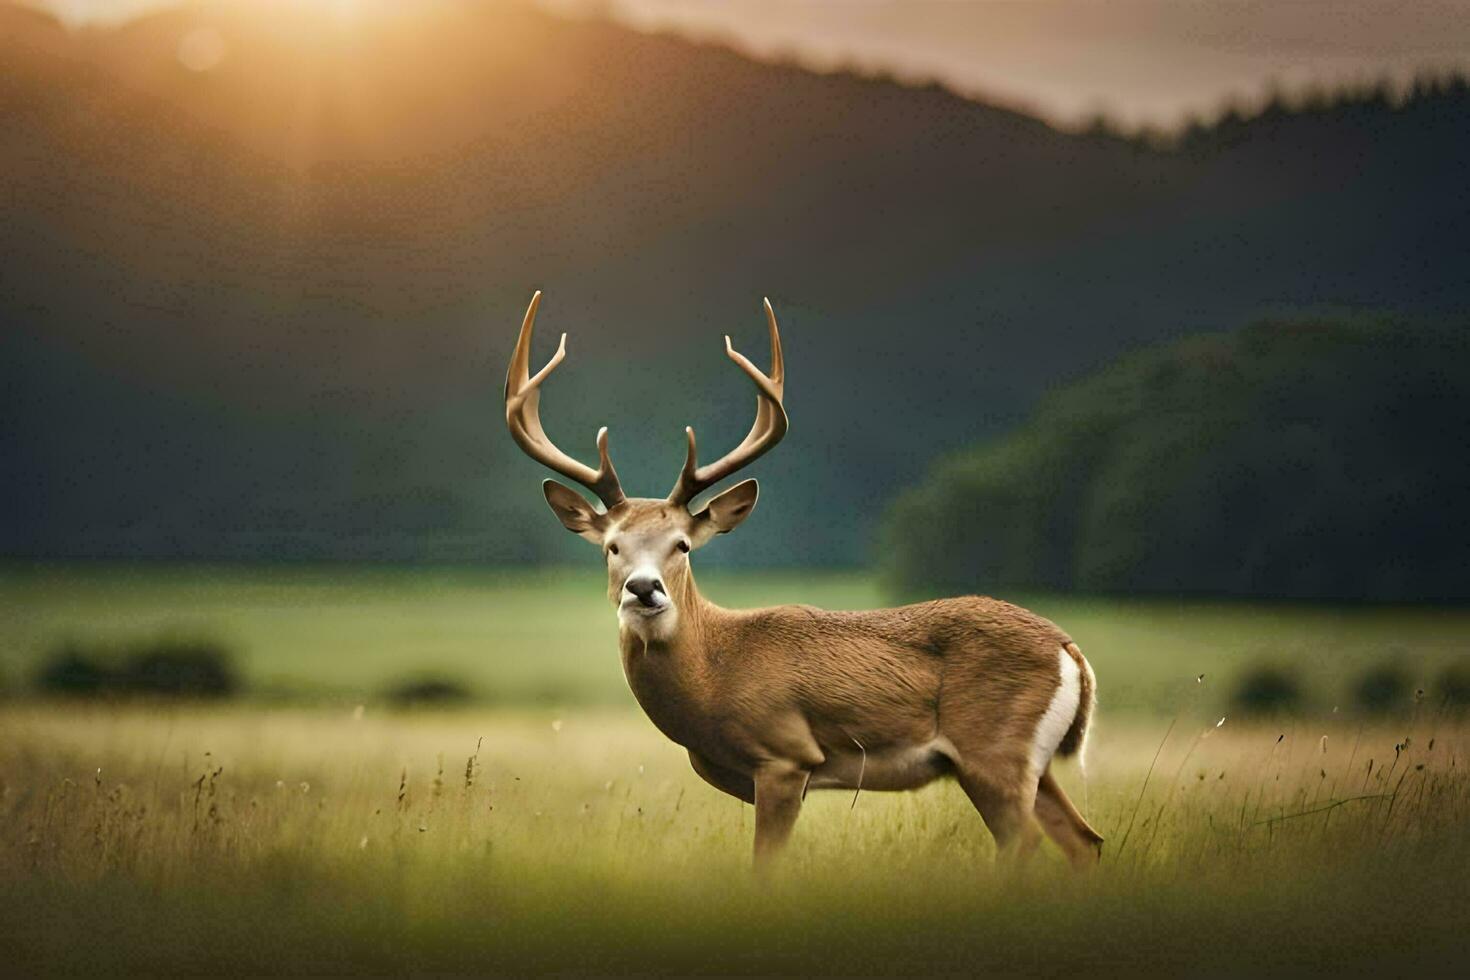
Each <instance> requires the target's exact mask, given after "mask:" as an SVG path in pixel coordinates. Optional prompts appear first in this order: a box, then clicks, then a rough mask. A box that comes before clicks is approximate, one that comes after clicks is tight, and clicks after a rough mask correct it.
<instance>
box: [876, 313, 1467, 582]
mask: <svg viewBox="0 0 1470 980" xmlns="http://www.w3.org/2000/svg"><path fill="white" fill-rule="evenodd" d="M1466 327H1467V324H1465V323H1458V324H1454V325H1452V326H1438V327H1436V326H1433V325H1426V324H1406V323H1394V322H1353V321H1346V322H1344V321H1333V320H1292V321H1283V322H1275V323H1261V324H1258V325H1255V326H1252V327H1250V328H1248V329H1246V330H1243V331H1239V332H1236V333H1233V334H1209V335H1204V336H1199V337H1192V338H1189V339H1187V340H1183V341H1179V342H1176V343H1173V344H1169V345H1166V346H1161V347H1157V348H1153V349H1150V350H1148V351H1144V352H1141V353H1138V354H1134V355H1131V356H1129V357H1126V358H1124V359H1123V360H1121V361H1119V362H1118V363H1117V364H1115V365H1112V366H1110V367H1108V368H1107V369H1105V370H1103V371H1101V372H1098V373H1097V374H1096V375H1094V376H1091V377H1089V378H1086V379H1084V380H1083V381H1080V382H1077V383H1075V384H1073V385H1070V386H1068V387H1067V388H1065V389H1063V390H1061V391H1058V392H1055V393H1053V394H1052V395H1050V396H1049V397H1048V398H1047V399H1046V401H1045V402H1044V403H1043V404H1042V406H1041V407H1040V408H1039V409H1038V411H1037V413H1036V416H1035V417H1034V418H1033V419H1031V420H1030V421H1029V422H1027V424H1026V425H1024V426H1022V427H1021V428H1020V429H1019V430H1017V431H1016V432H1014V433H1013V434H1011V435H1008V436H1006V437H1005V438H1003V439H1000V440H997V441H996V442H993V443H990V444H985V445H981V446H979V447H976V448H973V449H971V450H967V451H966V452H963V453H959V454H956V455H955V456H953V457H951V458H949V459H946V460H945V461H943V462H942V463H941V464H939V465H937V466H936V467H935V468H934V470H933V471H932V472H931V473H930V474H929V475H928V477H927V478H926V479H925V481H924V482H923V483H922V484H921V485H920V486H919V487H917V488H915V489H913V490H911V491H909V492H907V493H906V494H904V495H903V496H902V498H901V499H900V500H899V501H898V503H897V504H896V505H895V506H894V508H893V510H892V511H891V513H890V514H889V518H888V522H887V526H886V528H885V539H886V547H885V548H884V549H883V552H882V553H883V555H884V557H885V561H886V567H885V572H886V573H887V575H888V578H889V581H890V583H891V584H892V585H893V586H894V587H895V588H897V589H898V590H900V591H908V592H916V591H925V590H932V589H935V588H948V589H958V590H962V591H970V590H978V591H985V590H990V589H997V588H1005V587H1009V588H1017V587H1020V588H1043V589H1058V590H1073V589H1081V590H1087V591H1097V592H1168V593H1179V592H1193V593H1208V594H1219V595H1238V596H1279V597H1293V598H1310V599H1323V598H1333V599H1390V600H1429V599H1455V600H1463V599H1467V598H1470V563H1467V562H1466V560H1465V556H1466V555H1467V554H1470V513H1467V511H1466V509H1465V502H1466V501H1467V500H1470V369H1467V365H1470V333H1467V330H1466Z"/></svg>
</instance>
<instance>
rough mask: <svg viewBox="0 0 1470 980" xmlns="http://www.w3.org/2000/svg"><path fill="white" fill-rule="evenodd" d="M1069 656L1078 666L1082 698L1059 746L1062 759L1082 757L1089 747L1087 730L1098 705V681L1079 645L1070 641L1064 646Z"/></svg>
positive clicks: (1079, 699) (1058, 750) (1078, 701)
mask: <svg viewBox="0 0 1470 980" xmlns="http://www.w3.org/2000/svg"><path fill="white" fill-rule="evenodd" d="M1062 649H1063V650H1065V651H1067V655H1068V656H1070V657H1071V658H1072V660H1073V661H1075V662H1076V664H1077V677H1078V680H1079V682H1080V684H1081V688H1082V689H1081V691H1080V692H1079V693H1080V694H1081V697H1079V698H1078V699H1077V713H1076V714H1075V715H1074V716H1073V717H1072V724H1071V725H1070V726H1069V727H1068V728H1067V731H1066V732H1065V733H1064V734H1063V735H1062V740H1061V742H1059V743H1058V744H1057V751H1056V754H1057V755H1059V756H1061V757H1062V758H1064V759H1065V758H1069V757H1071V756H1074V755H1075V756H1078V757H1081V755H1082V752H1083V749H1085V748H1086V747H1087V728H1088V725H1089V723H1090V722H1091V721H1092V709H1093V707H1094V706H1095V705H1096V704H1097V695H1096V693H1095V692H1096V690H1097V679H1096V678H1095V677H1093V676H1092V667H1091V666H1089V665H1088V663H1087V658H1085V657H1083V656H1082V651H1081V650H1080V649H1078V647H1077V644H1075V643H1073V642H1072V641H1071V640H1068V641H1067V642H1066V643H1065V644H1063V645H1062Z"/></svg>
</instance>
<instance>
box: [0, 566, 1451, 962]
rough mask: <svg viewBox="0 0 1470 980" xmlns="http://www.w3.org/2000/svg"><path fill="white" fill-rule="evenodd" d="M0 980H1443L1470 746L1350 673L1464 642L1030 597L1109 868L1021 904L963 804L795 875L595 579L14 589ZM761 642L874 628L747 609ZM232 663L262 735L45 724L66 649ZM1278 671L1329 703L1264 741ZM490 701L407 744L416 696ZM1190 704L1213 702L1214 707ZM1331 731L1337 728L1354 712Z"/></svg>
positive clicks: (66, 719)
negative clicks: (1067, 634)
mask: <svg viewBox="0 0 1470 980" xmlns="http://www.w3.org/2000/svg"><path fill="white" fill-rule="evenodd" d="M0 583H3V588H0V599H3V610H0V612H3V615H0V651H3V660H0V663H3V665H4V671H5V680H6V686H7V690H8V692H9V694H8V696H7V698H6V699H5V700H4V701H3V702H0V880H3V881H4V882H5V888H4V889H3V890H0V957H3V959H4V961H5V962H6V963H7V964H8V965H9V968H10V970H11V971H12V972H14V973H17V974H20V975H37V974H47V973H74V972H111V973H140V974H147V975H158V974H175V973H190V974H198V973H218V972H228V973H242V974H258V973H306V974H336V973H345V972H370V973H410V972H412V973H497V972H504V973H512V974H526V973H539V972H571V973H594V974H595V973H648V972H679V973H690V974H713V973H724V974H728V973H792V974H816V973H831V974H854V973H858V974H874V973H881V974H893V973H942V974H967V973H985V974H988V975H1013V974H1020V973H1024V974H1036V973H1047V974H1062V973H1081V972H1086V973H1088V974H1127V975H1136V974H1138V973H1141V972H1162V973H1166V974H1180V973H1189V974H1201V973H1203V974H1222V975H1239V974H1243V973H1249V974H1252V975H1255V974H1272V973H1302V972H1330V973H1334V974H1336V975H1343V974H1352V973H1357V974H1368V973H1375V972H1376V973H1382V972H1384V971H1393V972H1395V973H1399V974H1402V973H1406V972H1409V971H1412V970H1426V971H1434V972H1440V971H1443V970H1445V969H1447V968H1450V967H1451V966H1453V965H1454V964H1457V963H1463V962H1464V958H1465V956H1466V955H1467V953H1470V939H1467V936H1470V884H1467V881H1470V879H1467V878H1466V876H1465V874H1464V869H1465V868H1466V867H1467V866H1470V838H1467V836H1466V835H1465V833H1464V828H1465V826H1466V825H1467V821H1470V778H1467V770H1466V756H1465V753H1466V749H1467V745H1470V741H1467V734H1466V733H1467V729H1466V728H1465V725H1464V718H1463V715H1462V714H1461V709H1455V708H1450V707H1447V706H1445V704H1444V703H1443V702H1442V700H1436V698H1435V697H1433V696H1432V692H1433V689H1432V688H1431V695H1430V696H1425V697H1419V696H1417V695H1416V694H1415V692H1414V691H1413V690H1410V691H1409V692H1407V693H1405V695H1404V696H1403V697H1402V698H1400V699H1399V700H1398V701H1397V702H1395V703H1393V704H1391V705H1389V706H1388V707H1387V708H1386V710H1383V711H1382V712H1380V713H1379V714H1376V715H1372V716H1369V715H1366V714H1363V713H1359V712H1357V711H1356V710H1355V709H1354V708H1352V707H1351V705H1350V702H1348V701H1347V700H1346V698H1348V697H1349V692H1350V690H1351V687H1352V684H1353V680H1354V678H1355V677H1356V676H1357V675H1358V673H1359V672H1360V671H1362V670H1364V669H1367V668H1369V667H1373V666H1377V665H1381V664H1383V663H1385V662H1390V661H1392V662H1397V663H1400V664H1401V665H1402V666H1403V667H1404V668H1405V670H1406V673H1407V674H1408V675H1409V676H1411V677H1413V678H1421V677H1422V678H1426V680H1425V681H1424V682H1423V683H1426V684H1431V683H1432V680H1430V679H1432V678H1434V677H1436V676H1438V674H1437V672H1438V671H1440V670H1442V669H1443V668H1444V667H1445V666H1446V665H1448V664H1450V663H1453V662H1455V661H1456V660H1457V659H1459V660H1463V653H1462V650H1463V640H1462V637H1463V636H1465V635H1466V627H1467V626H1470V612H1467V611H1465V610H1461V609H1433V608H1407V607H1405V608H1381V607H1380V608H1370V607H1344V608H1334V607H1320V606H1317V607H1313V606H1291V605H1245V604H1232V603H1225V602H1203V601H1175V600H1169V601H1164V600H1142V599H1127V600H1115V599H1106V598H1060V597H1047V596H1039V597H1038V596H1032V597H1024V596H1018V597H1012V598H1016V599H1018V600H1020V601H1024V602H1026V604H1028V605H1031V606H1033V607H1034V608H1036V609H1038V610H1040V611H1042V612H1044V613H1045V614H1047V615H1049V616H1051V617H1053V618H1055V619H1056V620H1057V621H1059V622H1060V623H1062V624H1064V625H1065V626H1066V627H1067V628H1068V629H1069V630H1070V631H1071V632H1072V633H1073V634H1074V635H1075V636H1076V637H1077V638H1078V640H1079V642H1080V643H1081V645H1082V646H1083V648H1084V650H1086V652H1087V654H1088V656H1089V657H1090V658H1091V660H1092V662H1093V664H1094V666H1095V669H1096V672H1097V675H1098V682H1099V689H1100V708H1099V713H1098V716H1097V721H1096V723H1095V728H1094V735H1093V737H1092V740H1091V743H1090V746H1089V750H1088V759H1087V764H1086V769H1085V771H1084V770H1083V769H1082V768H1080V767H1079V766H1077V765H1076V764H1075V763H1069V764H1067V765H1066V766H1065V767H1062V768H1061V769H1060V771H1059V775H1060V778H1061V779H1062V781H1063V783H1064V785H1065V786H1066V787H1067V790H1068V792H1069V794H1070V795H1071V796H1072V797H1073V798H1074V799H1075V800H1076V801H1077V802H1078V804H1079V805H1080V806H1082V807H1083V809H1084V811H1085V812H1086V814H1087V815H1088V817H1089V819H1090V820H1091V822H1092V823H1093V824H1094V825H1095V826H1096V827H1097V828H1098V829H1099V830H1100V831H1101V833H1102V834H1103V835H1104V836H1105V837H1106V838H1107V843H1106V844H1105V845H1104V852H1103V860H1102V863H1101V865H1100V866H1099V867H1098V868H1097V869H1096V870H1095V871H1094V872H1093V873H1091V874H1089V875H1086V876H1082V877H1078V876H1076V875H1074V874H1073V873H1072V872H1071V871H1070V870H1069V869H1068V868H1067V867H1066V866H1065V864H1064V862H1063V861H1062V860H1061V859H1060V856H1059V855H1057V854H1056V853H1055V852H1054V851H1053V850H1052V848H1051V847H1050V845H1046V846H1045V847H1044V848H1043V850H1042V852H1041V853H1039V854H1038V855H1036V856H1035V858H1034V859H1033V861H1032V862H1031V863H1030V865H1029V866H1027V867H1026V868H1024V869H1020V870H1012V869H1001V868H998V867H997V866H996V865H995V864H994V863H993V860H992V859H993V846H992V843H991V840H990V837H989V835H988V834H987V833H986V831H985V830H984V827H983V824H982V822H981V821H980V819H979V817H978V816H977V815H976V814H975V812H974V811H973V809H972V808H971V807H970V805H969V804H968V802H967V801H966V800H965V798H964V796H963V794H961V793H960V792H959V791H958V789H957V788H956V787H955V786H954V785H953V784H950V783H941V784H936V785H934V786H931V787H928V788H926V789H925V790H923V791H921V792H918V793H912V794H879V793H873V792H860V793H857V794H852V793H846V792H827V793H813V794H812V795H811V797H810V798H809V800H808V801H807V803H806V806H805V812H804V813H803V815H802V818H801V820H800V821H799V823H798V826H797V832H796V835H795V838H794V839H793V842H792V846H791V848H790V849H789V851H788V853H787V854H786V855H785V860H784V861H783V862H782V863H781V865H780V866H779V867H778V869H777V870H776V871H775V872H774V874H773V875H771V876H769V877H758V876H756V875H754V874H752V872H751V871H750V868H749V852H750V846H751V833H752V829H753V817H752V813H751V811H750V809H749V808H748V807H746V806H744V805H743V804H741V803H739V802H738V801H736V800H734V799H732V798H730V797H727V796H724V795H722V794H720V793H718V792H716V791H715V790H713V789H711V788H710V787H708V786H706V785H705V784H704V783H702V782H701V781H700V780H699V779H698V778H697V777H696V776H695V775H694V774H693V772H692V771H690V769H689V766H688V763H687V760H686V758H685V756H684V753H683V752H682V751H681V750H680V749H679V748H678V747H677V746H675V745H673V744H671V743H669V742H668V741H667V740H665V739H664V738H663V737H662V736H660V735H659V734H658V733H657V732H656V731H655V730H654V729H653V727H652V726H651V725H650V724H649V723H648V722H647V721H646V720H645V719H644V718H643V717H642V716H641V715H640V714H639V713H638V711H637V709H636V707H635V706H634V705H633V704H632V701H631V698H630V696H629V695H628V694H627V692H626V688H625V686H624V682H623V678H622V676H621V670H620V667H619V664H618V659H617V656H616V650H615V644H614V638H613V631H614V619H613V615H612V612H611V610H610V609H609V608H608V605H607V602H606V599H605V598H604V595H603V593H604V584H603V582H602V580H601V576H600V574H599V573H598V572H597V571H596V570H594V569H587V568H578V569H555V570H540V571H509V570H504V571H494V570H474V569H449V568H443V569H402V568H346V567H301V566H258V567H238V566H237V567H218V566H171V565H160V566H148V565H133V566H108V565H30V566H21V565H11V566H9V567H8V568H7V569H6V570H5V571H4V573H3V578H0ZM701 584H702V587H703V589H704V590H705V592H706V593H707V594H708V595H710V596H711V597H713V598H715V599H716V600H718V601H720V602H722V603H725V604H728V605H732V606H746V605H758V604H761V603H767V602H776V601H805V602H812V603H817V604H821V605H827V606H833V607H843V606H865V605H871V604H876V603H881V602H883V601H884V599H885V597H884V596H882V595H880V594H879V592H878V591H877V590H876V589H875V587H874V586H873V584H872V582H871V581H870V580H869V579H867V578H865V577H862V576H858V575H852V574H833V573H829V574H810V573H800V574H798V573H791V572H764V573H756V572H739V573H736V572H718V573H710V574H706V575H703V576H701ZM169 636H176V637H178V636H183V637H208V638H211V639H212V640H214V641H215V642H216V643H218V644H220V645H221V646H222V647H224V648H226V649H228V650H230V651H232V653H233V655H234V657H235V658H236V661H237V667H238V669H239V671H240V673H241V674H242V676H243V678H244V682H245V689H244V692H243V696H241V697H238V698H234V699H229V700H224V701H219V702H215V703H202V702H195V703H190V702H177V701H157V700H154V701H149V700H126V699H124V700H113V699H110V698H104V699H101V700H91V701H77V700H71V701H66V700H47V699H46V698H44V697H39V696H35V695H34V693H33V692H30V691H29V687H28V685H29V684H30V679H31V678H32V677H33V676H34V675H35V672H36V670H37V669H38V667H39V665H40V664H41V663H42V662H43V661H45V660H46V658H47V657H48V656H51V655H52V653H53V652H54V651H55V650H57V649H59V648H60V647H62V646H64V645H65V644H67V643H70V644H72V645H73V646H76V647H85V648H86V649H89V650H95V651H103V653H104V654H105V652H106V651H107V650H109V649H115V650H118V651H122V650H125V649H127V648H128V647H129V646H131V645H136V644H140V643H146V642H150V641H152V640H156V639H157V638H159V637H169ZM1263 663H1264V664H1272V665H1276V666H1280V667H1285V668H1288V669H1289V670H1291V671H1292V672H1294V673H1295V674H1296V675H1297V676H1298V677H1299V678H1300V681H1301V684H1302V687H1303V690H1304V691H1305V695H1306V703H1305V704H1304V705H1302V706H1300V709H1299V710H1298V711H1296V712H1295V713H1293V714H1292V715H1290V716H1284V715H1283V716H1279V717H1278V718H1277V719H1276V720H1269V719H1268V718H1264V717H1261V716H1259V715H1257V716H1256V717H1254V718H1250V717H1247V716H1245V715H1244V714H1239V713H1236V712H1235V711H1234V709H1233V707H1232V691H1233V685H1234V684H1235V682H1236V680H1237V679H1238V677H1239V675H1240V674H1241V672H1243V671H1246V670H1249V669H1251V668H1252V667H1255V666H1259V665H1261V664H1263ZM430 675H433V676H441V677H450V678H454V679H457V680H458V681H460V682H462V683H463V684H464V685H466V686H467V687H468V688H470V689H471V690H472V691H473V692H474V693H475V694H476V695H477V698H478V700H474V701H471V702H469V703H468V704H462V705H459V706H457V707H443V706H441V707H438V708H426V707H421V708H417V709H395V708H393V707H392V706H391V705H390V703H389V702H388V701H387V700H386V699H385V697H384V696H383V691H384V690H385V689H386V688H388V687H390V686H391V685H393V684H395V683H398V682H400V681H402V680H404V679H406V678H412V677H416V676H430ZM1200 675H1204V676H1203V677H1201V676H1200ZM1337 709H1341V710H1337Z"/></svg>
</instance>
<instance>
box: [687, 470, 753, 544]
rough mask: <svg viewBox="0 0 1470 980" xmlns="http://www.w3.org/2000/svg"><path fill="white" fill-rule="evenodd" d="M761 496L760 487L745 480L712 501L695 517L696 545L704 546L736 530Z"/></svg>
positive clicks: (751, 481)
mask: <svg viewBox="0 0 1470 980" xmlns="http://www.w3.org/2000/svg"><path fill="white" fill-rule="evenodd" d="M759 495H760V485H759V484H757V483H756V482H755V481H754V480H744V481H742V482H740V483H737V484H735V485H734V486H733V487H731V488H730V489H729V490H726V491H725V492H724V493H722V494H720V495H719V496H717V497H715V498H713V499H712V500H710V502H709V503H707V504H705V505H704V509H703V510H701V511H700V512H699V513H698V514H695V515H694V535H693V537H694V541H695V543H696V544H704V543H705V542H706V541H708V540H709V539H710V538H712V537H714V536H715V535H716V534H726V533H728V532H730V531H733V530H735V529H736V528H737V527H739V526H740V522H741V521H743V520H745V519H746V518H747V517H749V516H750V512H751V511H753V510H755V500H756V497H758V496H759Z"/></svg>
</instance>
